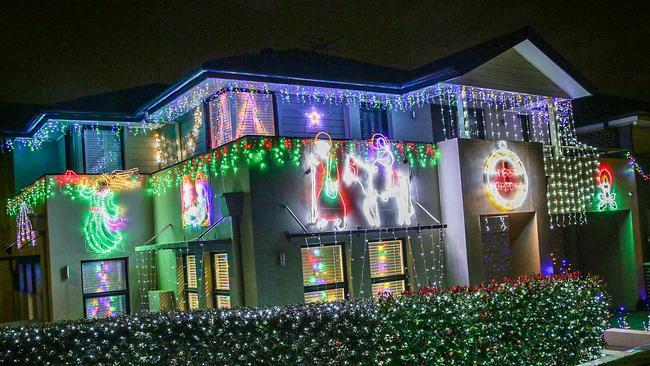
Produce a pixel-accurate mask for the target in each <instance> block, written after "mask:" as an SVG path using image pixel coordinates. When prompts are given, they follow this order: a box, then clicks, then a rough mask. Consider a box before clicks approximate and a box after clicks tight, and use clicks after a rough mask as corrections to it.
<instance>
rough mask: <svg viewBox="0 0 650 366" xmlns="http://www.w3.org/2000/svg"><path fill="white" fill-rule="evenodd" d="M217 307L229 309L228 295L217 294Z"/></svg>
mask: <svg viewBox="0 0 650 366" xmlns="http://www.w3.org/2000/svg"><path fill="white" fill-rule="evenodd" d="M217 307H218V308H227V309H230V307H231V305H230V296H227V295H217Z"/></svg>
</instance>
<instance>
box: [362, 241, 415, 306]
mask: <svg viewBox="0 0 650 366" xmlns="http://www.w3.org/2000/svg"><path fill="white" fill-rule="evenodd" d="M368 252H369V255H370V279H371V283H372V293H373V294H375V295H377V294H379V293H391V294H400V293H402V292H404V291H406V289H407V284H406V271H405V265H404V258H405V255H404V246H403V243H402V241H401V240H391V241H379V242H371V243H368Z"/></svg>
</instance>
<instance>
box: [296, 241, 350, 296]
mask: <svg viewBox="0 0 650 366" xmlns="http://www.w3.org/2000/svg"><path fill="white" fill-rule="evenodd" d="M301 251H302V276H303V284H304V285H305V286H318V285H326V284H331V283H338V282H343V281H344V280H345V279H344V278H343V258H342V256H341V246H340V245H328V246H318V247H311V248H302V249H301Z"/></svg>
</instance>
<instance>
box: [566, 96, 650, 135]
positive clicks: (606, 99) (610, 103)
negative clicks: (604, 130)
mask: <svg viewBox="0 0 650 366" xmlns="http://www.w3.org/2000/svg"><path fill="white" fill-rule="evenodd" d="M646 113H650V103H648V102H643V101H639V100H634V99H628V98H623V97H617V96H613V95H606V94H595V95H592V96H589V97H583V98H579V99H575V100H573V116H574V120H575V124H576V127H583V126H588V125H591V124H596V123H601V122H607V121H610V120H612V119H617V118H623V117H628V116H633V115H639V114H646Z"/></svg>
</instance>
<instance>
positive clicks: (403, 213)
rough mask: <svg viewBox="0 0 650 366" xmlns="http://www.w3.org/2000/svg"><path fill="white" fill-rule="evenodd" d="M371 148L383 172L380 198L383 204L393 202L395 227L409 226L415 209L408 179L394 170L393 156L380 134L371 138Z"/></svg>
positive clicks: (388, 144) (386, 140)
mask: <svg viewBox="0 0 650 366" xmlns="http://www.w3.org/2000/svg"><path fill="white" fill-rule="evenodd" d="M372 147H373V149H374V150H375V151H376V163H377V164H381V166H382V167H383V170H384V179H385V187H386V188H385V190H384V191H383V192H382V193H381V195H380V197H381V199H382V200H383V201H384V202H388V200H389V199H391V198H392V199H394V200H395V207H396V208H397V225H410V224H411V217H412V216H413V215H415V207H413V202H412V201H411V188H410V182H409V178H408V177H406V176H404V175H403V174H402V173H401V172H400V171H398V170H396V169H394V166H395V156H394V155H393V151H392V150H391V146H390V143H389V142H388V139H387V138H386V137H384V136H383V135H381V134H375V135H373V137H372Z"/></svg>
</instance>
